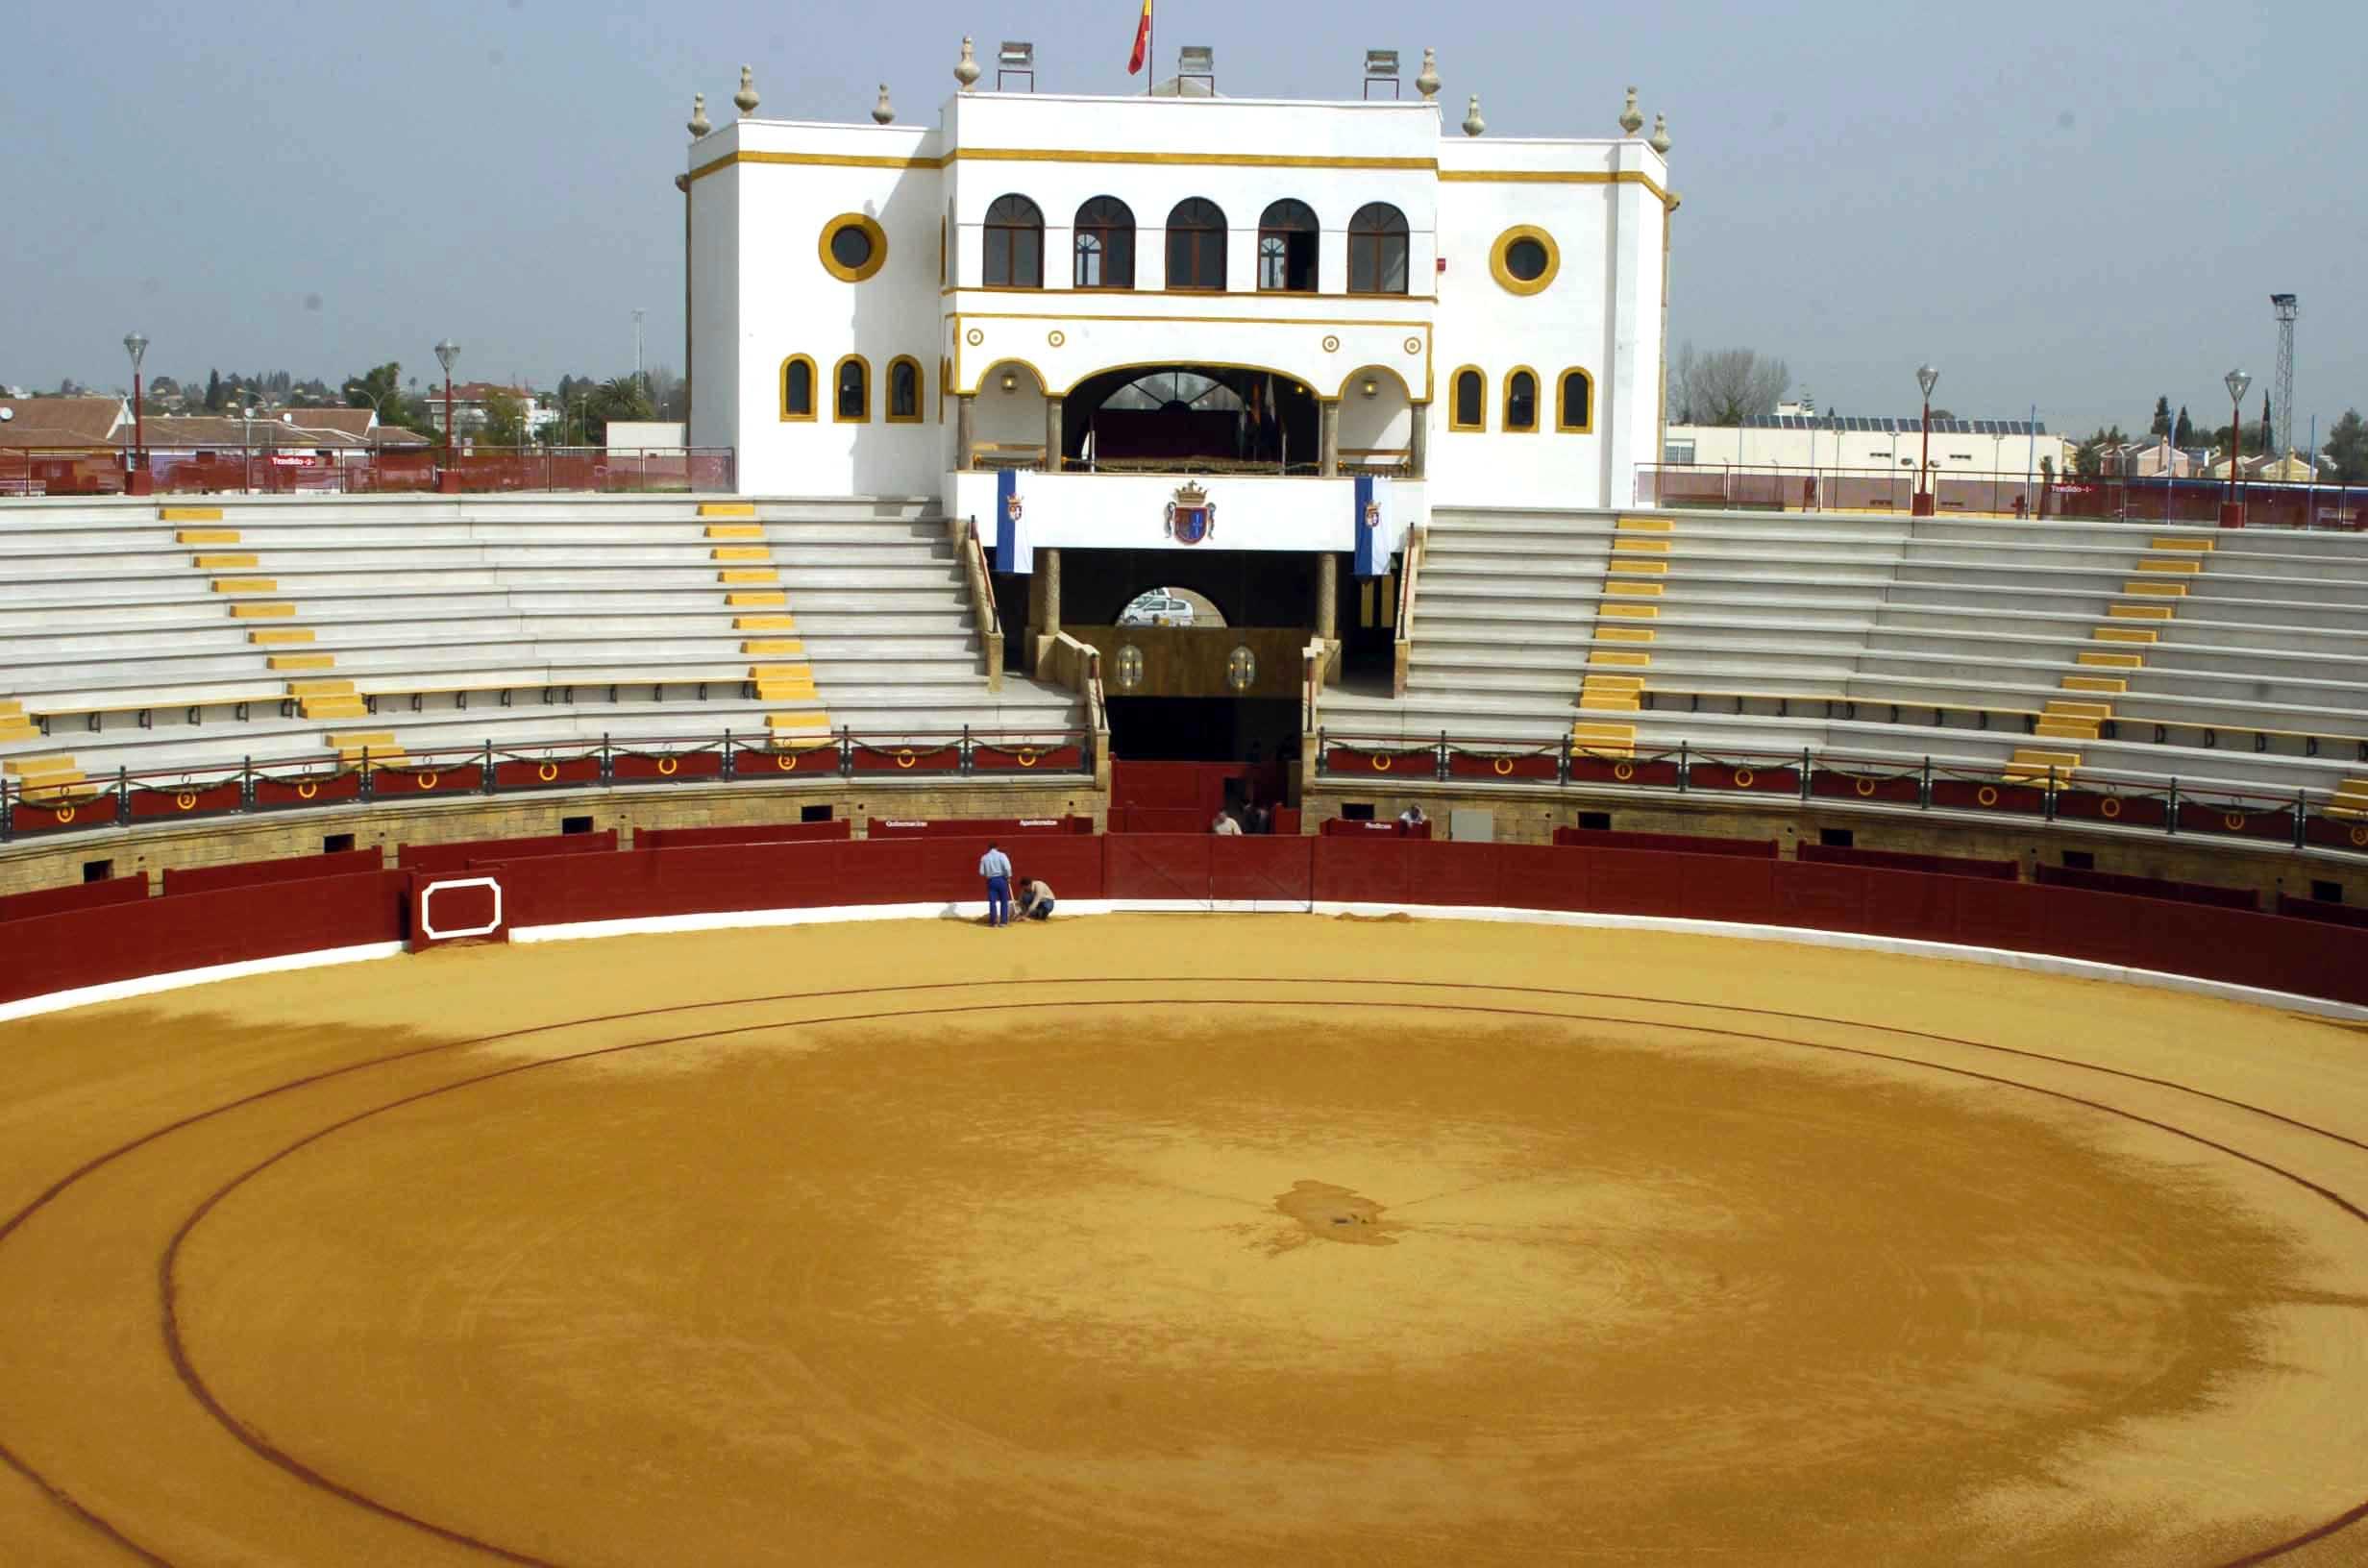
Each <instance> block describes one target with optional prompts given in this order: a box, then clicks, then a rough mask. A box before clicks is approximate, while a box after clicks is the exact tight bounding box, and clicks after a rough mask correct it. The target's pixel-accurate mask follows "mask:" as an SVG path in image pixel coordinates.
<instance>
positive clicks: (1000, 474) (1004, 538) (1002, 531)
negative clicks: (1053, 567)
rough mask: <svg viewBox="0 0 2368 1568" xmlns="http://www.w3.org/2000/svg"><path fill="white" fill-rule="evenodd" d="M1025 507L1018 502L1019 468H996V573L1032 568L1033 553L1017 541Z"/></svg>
mask: <svg viewBox="0 0 2368 1568" xmlns="http://www.w3.org/2000/svg"><path fill="white" fill-rule="evenodd" d="M1024 511H1025V508H1024V506H1022V505H1021V503H1020V471H1019V470H1018V469H1016V468H1004V469H998V470H997V471H996V475H995V570H997V571H998V572H1030V571H1033V570H1035V563H1036V552H1035V551H1032V550H1029V549H1028V548H1026V547H1025V546H1024V545H1023V544H1022V543H1021V541H1020V519H1021V517H1022V516H1023V515H1024Z"/></svg>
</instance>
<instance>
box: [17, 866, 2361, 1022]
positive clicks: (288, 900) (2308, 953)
mask: <svg viewBox="0 0 2368 1568" xmlns="http://www.w3.org/2000/svg"><path fill="white" fill-rule="evenodd" d="M526 842H527V843H528V844H530V845H539V844H548V843H551V842H553V841H547V840H546V841H534V840H530V841H526ZM558 842H561V843H564V844H566V845H569V846H570V847H573V846H575V845H582V844H586V843H589V844H591V845H594V846H597V845H598V842H599V841H598V839H597V838H587V837H583V836H578V837H571V838H569V839H566V840H563V841H558ZM1685 842H1687V843H1688V844H1695V843H1696V842H1697V841H1692V840H1688V841H1685ZM986 843H987V841H986V840H985V839H983V838H968V839H952V838H912V839H903V840H893V839H892V840H885V841H876V842H861V843H858V842H852V841H835V842H833V841H824V842H816V843H804V844H731V845H704V846H696V847H681V848H663V849H642V850H635V851H632V852H629V853H608V854H601V853H548V852H546V853H541V854H534V853H529V854H527V855H526V856H524V857H523V858H519V859H514V860H510V861H508V862H507V863H506V865H505V868H504V870H503V871H502V873H501V875H502V880H503V884H504V890H505V894H506V915H507V918H508V920H509V922H510V923H511V924H513V925H517V926H533V925H549V924H555V923H561V922H569V921H580V920H593V919H621V918H628V917H636V916H657V915H674V914H699V913H708V912H722V911H733V910H754V909H771V908H797V907H813V906H822V905H832V904H879V903H942V902H954V901H975V900H977V899H978V898H980V897H981V896H982V894H983V889H982V888H981V886H980V883H979V879H978V875H977V865H978V857H979V855H980V854H981V853H982V852H983V851H984V850H985V847H986ZM438 847H456V848H458V849H460V850H461V851H462V852H463V853H466V854H471V855H474V854H476V853H477V852H479V851H481V849H482V848H483V847H484V846H481V845H463V846H438ZM1011 852H1012V853H1013V856H1014V859H1015V860H1016V861H1017V863H1018V864H1017V868H1016V869H1017V870H1019V871H1020V872H1021V873H1022V874H1023V875H1028V876H1036V877H1041V878H1042V879H1043V880H1045V881H1047V882H1048V883H1050V884H1051V885H1052V887H1053V889H1054V891H1055V892H1056V894H1058V895H1059V896H1060V897H1061V898H1063V899H1065V900H1086V899H1095V898H1103V897H1109V898H1121V899H1182V900H1189V901H1194V902H1198V901H1203V900H1206V899H1209V898H1212V897H1215V898H1220V899H1264V900H1271V901H1279V902H1287V903H1295V902H1301V901H1305V900H1307V899H1311V898H1312V899H1317V900H1324V901H1354V902H1380V903H1405V904H1414V905H1422V904H1430V905H1436V906H1441V907H1450V906H1454V905H1484V904H1487V905H1514V906H1526V907H1534V908H1543V909H1572V910H1589V911H1594V912H1598V913H1604V914H1612V915H1622V914H1626V915H1635V916H1662V917H1677V918H1690V919H1709V920H1728V921H1737V922H1743V923H1750V924H1771V925H1778V926H1794V927H1803V928H1808V929H1818V930H1836V931H1860V932H1865V933H1869V934H1872V935H1877V936H1888V937H1902V938H1911V939H1915V940H1921V941H1927V942H1937V943H1953V944H1958V945H1973V946H1986V947H2000V948H2007V949H2010V950H2014V951H2021V952H2035V953H2052V954H2057V955H2060V956H2063V957H2067V958H2076V959H2088V960H2092V961H2096V962H2101V963H2108V964H2117V965H2126V966H2132V967H2135V968H2149V969H2158V970H2165V971H2169V972H2173V973H2185V974H2192V975H2197V976H2201V977H2203V978H2207V979H2212V980H2220V981H2226V982H2231V983H2234V984H2238V985H2247V986H2257V987H2265V988H2268V989H2272V990H2278V991H2288V992H2300V993H2303V994H2306V995H2317V996H2326V997H2331V998H2333V999H2336V1000H2341V1001H2348V1002H2354V1003H2360V1004H2368V934H2364V933H2363V929H2362V925H2361V923H2359V922H2363V921H2368V911H2352V910H2345V909H2344V906H2341V905H2306V904H2303V903H2300V902H2298V901H2294V900H2287V901H2286V902H2285V904H2284V905H2283V906H2282V907H2285V908H2290V909H2292V910H2294V912H2295V913H2297V914H2304V913H2306V914H2308V915H2309V916H2310V917H2311V918H2309V919H2287V918H2282V917H2280V916H2272V915H2262V914H2258V913H2255V912H2251V911H2246V910H2241V909H2228V908H2219V907H2214V906H2209V905H2204V904H2196V903H2185V902H2169V901H2165V900H2159V899H2152V898H2140V897H2132V896H2130V895H2128V894H2124V893H2121V892H2117V891H2097V890H2093V889H2089V888H2075V887H2066V886H2061V885H2055V884H2045V885H2043V884H2038V883H2022V882H2008V881H2000V880H1992V879H1988V878H1979V877H1966V876H1957V875H1934V874H1930V873H1927V872H1923V871H1911V870H1886V869H1879V868H1870V867H1864V866H1843V865H1834V864H1830V863H1827V862H1823V861H1818V860H1811V861H1782V860H1775V859H1771V858H1765V857H1761V856H1747V855H1735V854H1696V853H1687V854H1679V853H1665V852H1658V851H1651V850H1631V849H1602V848H1584V849H1571V848H1549V847H1543V846H1536V845H1458V844H1446V843H1430V842H1425V841H1422V840H1418V839H1405V838H1399V837H1396V836H1394V835H1390V834H1374V835H1372V836H1371V837H1369V838H1367V837H1354V838H1261V837H1246V838H1225V839H1219V838H1216V837H1214V836H1212V835H1209V834H1205V833H1196V834H1182V835H1156V834H1154V835H1134V836H1124V837H1105V838H1092V837H1086V836H1081V835H1076V834H1065V833H1052V834H1043V835H1038V836H1034V837H1030V838H1027V839H1025V840H1023V841H1021V842H1020V843H1019V844H1017V845H1014V846H1013V847H1012V851H1011ZM119 880H120V881H122V882H125V883H130V884H133V888H131V889H125V890H121V891H111V892H109V893H106V894H83V893H81V891H80V890H79V889H77V890H54V892H55V893H56V894H69V895H71V896H79V897H86V898H90V899H93V900H96V899H98V898H101V897H107V898H121V899H123V900H124V901H122V902H115V903H95V904H93V905H89V906H86V907H81V908H75V909H67V910H63V911H60V912H56V913H48V914H37V915H30V916H26V917H24V918H21V919H12V920H10V921H9V923H8V928H7V936H6V941H5V943H0V1000H14V999H17V998H19V997H24V996H31V995H37V994H40V993H42V992H52V991H59V990H66V989H71V988H74V987H78V986H87V985H94V984H99V983H102V982H105V981H109V980H120V979H127V978H130V977H133V976H136V975H140V974H147V973H154V972H160V971H164V970H170V969H182V968H201V967H204V966H207V965H213V964H224V963H232V962H236V961H240V960H246V959H257V958H267V957H274V956H278V955H281V954H286V953H299V952H306V951H312V950H318V949H321V948H327V947H336V946H343V945H347V944H350V943H364V942H376V941H394V940H399V939H400V938H401V937H402V936H403V933H404V924H405V921H404V913H403V912H404V904H405V898H406V894H407V889H408V887H409V884H410V882H411V880H412V878H411V877H410V875H408V874H407V873H405V872H401V871H381V872H378V873H376V874H356V875H343V876H328V877H315V878H310V879H307V880H302V881H278V882H266V883H259V884H256V885H252V886H240V887H231V888H222V889H217V890H214V891H209V892H184V893H181V894H176V895H175V896H173V897H170V898H140V897H137V896H136V886H137V883H138V880H139V879H137V878H122V879H119ZM93 886H96V887H108V886H109V885H108V884H94V885H93ZM31 896H32V897H34V898H36V899H40V898H45V897H49V896H51V895H50V894H34V895H31ZM11 902H12V906H14V907H39V906H38V905H33V906H26V905H24V904H23V903H22V901H21V900H12V901H11Z"/></svg>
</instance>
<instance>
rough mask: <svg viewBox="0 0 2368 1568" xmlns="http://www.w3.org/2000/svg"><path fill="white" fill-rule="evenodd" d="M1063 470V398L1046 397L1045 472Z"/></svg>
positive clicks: (1055, 472)
mask: <svg viewBox="0 0 2368 1568" xmlns="http://www.w3.org/2000/svg"><path fill="white" fill-rule="evenodd" d="M1060 471H1061V400H1060V399H1058V398H1056V397H1052V396H1050V395H1048V396H1047V397H1046V398H1045V472H1046V473H1048V474H1058V473H1059V472H1060Z"/></svg>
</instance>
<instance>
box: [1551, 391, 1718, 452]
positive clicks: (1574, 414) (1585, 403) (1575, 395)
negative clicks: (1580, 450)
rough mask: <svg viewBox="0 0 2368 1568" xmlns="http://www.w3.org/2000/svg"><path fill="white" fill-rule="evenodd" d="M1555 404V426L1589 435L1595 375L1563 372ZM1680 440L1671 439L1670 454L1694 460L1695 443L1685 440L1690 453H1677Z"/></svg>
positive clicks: (1593, 411)
mask: <svg viewBox="0 0 2368 1568" xmlns="http://www.w3.org/2000/svg"><path fill="white" fill-rule="evenodd" d="M1558 399H1559V401H1557V403H1556V404H1555V405H1554V428H1555V429H1558V430H1561V431H1564V432H1566V433H1567V434H1571V435H1585V434H1587V433H1588V432H1589V431H1591V430H1592V429H1594V428H1595V379H1594V378H1593V377H1591V376H1590V375H1588V374H1587V372H1585V371H1583V370H1566V371H1564V372H1563V379H1562V382H1561V391H1560V393H1559V394H1558ZM1678 445H1679V443H1676V442H1671V443H1670V446H1669V453H1670V455H1669V458H1668V460H1669V461H1670V462H1672V463H1690V462H1692V461H1693V444H1692V443H1691V442H1687V443H1684V445H1685V449H1686V454H1685V455H1684V456H1683V457H1680V456H1678V455H1676V453H1677V449H1678Z"/></svg>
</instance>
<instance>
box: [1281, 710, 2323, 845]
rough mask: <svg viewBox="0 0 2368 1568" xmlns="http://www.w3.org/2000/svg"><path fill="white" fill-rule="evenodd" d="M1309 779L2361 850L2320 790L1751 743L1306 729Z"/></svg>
mask: <svg viewBox="0 0 2368 1568" xmlns="http://www.w3.org/2000/svg"><path fill="white" fill-rule="evenodd" d="M1316 773H1317V776H1318V777H1320V778H1322V779H1324V780H1326V781H1328V782H1330V783H1331V784H1333V785H1335V786H1336V787H1337V786H1340V785H1344V784H1351V783H1366V782H1369V783H1371V784H1372V785H1373V786H1374V787H1375V788H1376V789H1385V790H1386V789H1388V788H1389V787H1390V786H1391V785H1393V784H1405V783H1410V782H1412V783H1452V784H1454V785H1456V786H1457V787H1459V788H1461V787H1465V786H1470V785H1478V786H1488V785H1492V784H1493V785H1528V786H1531V787H1536V786H1539V785H1551V786H1558V787H1563V788H1567V787H1570V786H1573V785H1577V786H1584V787H1586V788H1587V789H1589V790H1590V791H1591V792H1595V793H1597V794H1600V793H1602V792H1604V791H1606V790H1607V789H1610V790H1614V791H1617V790H1634V791H1636V792H1637V793H1638V794H1640V795H1643V794H1647V793H1674V794H1677V795H1690V794H1694V793H1697V792H1698V793H1702V794H1708V795H1717V796H1730V797H1731V796H1755V797H1758V798H1761V799H1764V800H1765V801H1766V802H1767V803H1768V804H1769V805H1770V806H1775V805H1776V804H1777V803H1778V802H1780V801H1797V802H1799V803H1801V804H1803V805H1806V804H1809V803H1811V802H1813V801H1822V802H1826V803H1829V804H1840V805H1857V806H1867V807H1876V808H1882V809H1887V810H1891V811H1914V812H1930V811H1952V812H1961V813H1966V814H1968V815H1972V816H1978V817H2002V818H2010V819H2015V820H2019V821H2023V822H2027V823H2033V824H2045V823H2049V822H2057V821H2077V822H2080V823H2081V824H2083V825H2084V826H2107V827H2124V828H2142V829H2147V830H2150V831H2153V832H2158V833H2163V834H2180V835H2191V836H2193V837H2197V838H2207V839H2213V838H2216V839H2244V840H2248V841H2251V842H2254V843H2257V844H2277V845H2285V846H2287V847H2289V848H2295V849H2301V848H2306V847H2307V848H2312V849H2332V850H2340V851H2343V852H2345V853H2349V854H2358V853H2360V852H2362V851H2368V819H2363V818H2361V817H2358V816H2356V815H2355V814H2354V810H2355V808H2352V807H2350V806H2347V805H2345V804H2344V803H2343V802H2342V801H2340V800H2338V799H2337V797H2336V796H2333V795H2331V794H2329V793H2327V792H2324V791H2319V790H2295V791H2293V792H2291V793H2289V794H2284V795H2273V794H2269V793H2267V792H2264V791H2259V790H2247V789H2237V788H2232V787H2228V786H2223V785H2217V784H2209V783H2198V782H2194V781H2183V780H2180V779H2177V778H2167V779H2166V778H2117V777H2115V776H2113V775H2111V774H2109V773H2103V772H2093V771H2091V770H2089V769H2085V768H2083V769H2078V770H2074V771H2072V772H2064V773H2058V772H2057V771H2056V770H2055V769H2053V768H2050V769H2047V770H2045V771H2044V772H2035V771H2033V770H2030V769H2027V768H2015V767H2012V766H2010V765H2008V764H1993V765H1990V766H1986V767H1985V766H1981V765H1978V764H1962V763H1952V762H1936V761H1934V760H1933V759H1932V758H1929V757H1926V758H1922V759H1920V760H1903V759H1900V758H1898V757H1873V756H1862V755H1857V754H1854V753H1851V752H1846V751H1813V750H1806V749H1804V750H1800V751H1753V750H1744V749H1740V748H1738V747H1714V748H1713V747H1696V746H1693V745H1691V744H1690V743H1688V742H1684V741H1681V742H1679V743H1678V744H1677V745H1675V746H1673V747H1665V748H1662V749H1647V748H1642V747H1640V748H1639V749H1638V750H1637V751H1636V753H1635V754H1634V755H1632V756H1631V755H1621V754H1615V753H1610V752H1598V751H1588V750H1583V749H1582V750H1577V751H1573V750H1571V749H1570V748H1569V747H1568V746H1567V745H1566V743H1564V742H1561V741H1479V740H1461V739H1455V738H1451V737H1448V736H1441V737H1440V738H1439V739H1438V740H1436V741H1415V740H1408V739H1405V738H1402V737H1383V736H1363V735H1343V734H1338V733H1335V732H1333V731H1330V730H1323V731H1319V733H1318V745H1317V752H1316Z"/></svg>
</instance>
